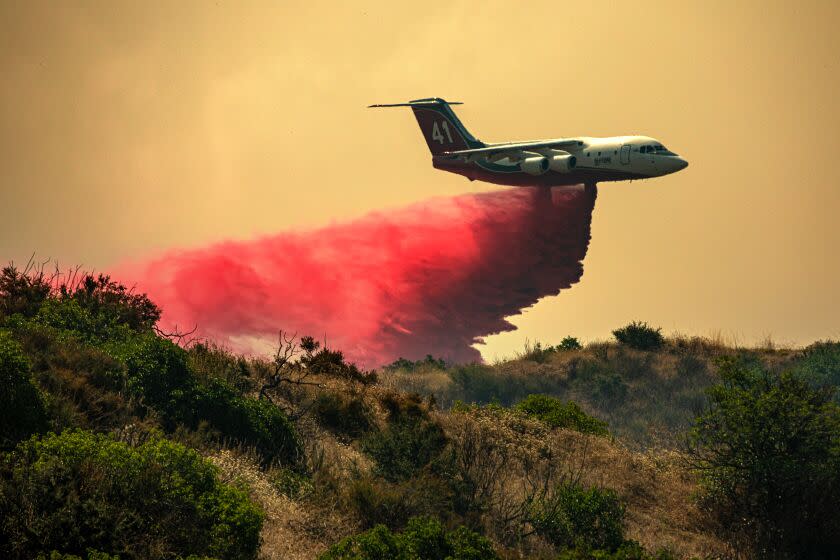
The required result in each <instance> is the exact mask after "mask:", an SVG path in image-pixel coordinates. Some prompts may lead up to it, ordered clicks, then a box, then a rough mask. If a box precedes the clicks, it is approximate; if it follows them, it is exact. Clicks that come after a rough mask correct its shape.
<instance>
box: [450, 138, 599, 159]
mask: <svg viewBox="0 0 840 560" xmlns="http://www.w3.org/2000/svg"><path fill="white" fill-rule="evenodd" d="M570 146H583V142H582V141H580V140H576V139H574V138H564V139H561V140H543V141H539V142H510V143H508V144H494V145H490V146H486V147H484V148H472V149H470V150H455V151H452V152H443V155H447V156H485V157H491V156H495V155H499V154H504V153H508V152H511V153H513V152H516V153H518V152H525V151H528V150H536V149H540V148H568V147H570Z"/></svg>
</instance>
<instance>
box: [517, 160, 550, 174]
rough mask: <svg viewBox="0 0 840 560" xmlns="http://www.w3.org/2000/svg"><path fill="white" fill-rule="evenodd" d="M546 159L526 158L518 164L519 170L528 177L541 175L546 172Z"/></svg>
mask: <svg viewBox="0 0 840 560" xmlns="http://www.w3.org/2000/svg"><path fill="white" fill-rule="evenodd" d="M548 166H549V162H548V158H547V157H544V156H530V157H526V158H524V159H523V160H522V162H521V163H520V164H519V168H520V169H522V171H524V172H525V173H528V174H529V175H542V174H543V173H545V172H546V171H548Z"/></svg>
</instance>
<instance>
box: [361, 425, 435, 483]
mask: <svg viewBox="0 0 840 560" xmlns="http://www.w3.org/2000/svg"><path fill="white" fill-rule="evenodd" d="M445 446H446V435H445V434H444V433H443V429H442V428H441V427H440V426H439V425H437V424H435V423H434V422H431V421H429V420H424V419H420V420H410V419H404V420H400V421H397V422H395V423H393V424H391V425H390V426H388V427H387V428H386V429H385V430H383V431H381V432H375V433H372V434H370V435H369V436H368V437H367V438H365V439H364V440H363V441H362V450H363V451H364V452H365V453H366V454H367V455H369V456H370V457H371V458H372V459H373V460H374V461H376V469H375V472H376V474H377V475H378V476H382V477H384V478H385V479H386V480H389V481H391V482H397V481H400V480H405V479H406V478H409V477H412V476H415V475H416V474H418V473H419V472H420V471H421V470H422V469H423V468H424V467H426V466H427V465H429V464H430V463H432V462H433V461H435V460H436V459H437V458H438V457H439V456H440V454H441V453H442V451H443V449H444V447H445Z"/></svg>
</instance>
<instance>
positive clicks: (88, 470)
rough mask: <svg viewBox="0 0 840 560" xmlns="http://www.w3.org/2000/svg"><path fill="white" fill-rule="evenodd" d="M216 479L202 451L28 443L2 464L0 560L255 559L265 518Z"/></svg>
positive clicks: (86, 435)
mask: <svg viewBox="0 0 840 560" xmlns="http://www.w3.org/2000/svg"><path fill="white" fill-rule="evenodd" d="M217 475H218V472H217V469H216V468H215V467H214V466H213V465H212V464H210V463H209V462H208V461H206V460H205V459H203V458H202V457H201V456H200V455H198V453H196V452H195V451H192V450H189V449H186V448H184V447H183V446H181V445H178V444H176V443H172V442H170V441H166V440H163V439H154V440H152V441H149V442H147V443H144V444H143V445H141V446H139V447H130V446H128V445H127V444H125V443H122V442H118V441H115V440H113V439H111V438H109V437H107V436H103V435H95V434H92V433H90V432H84V431H78V430H76V431H66V432H64V433H63V434H61V435H55V434H50V435H48V436H46V437H44V438H43V439H40V440H39V439H37V438H32V439H30V440H28V441H26V442H24V443H22V444H20V445H19V446H18V448H17V449H16V450H15V451H14V453H13V454H11V455H10V456H9V457H8V458H7V459H6V461H5V462H4V464H3V468H2V477H0V496H2V498H0V513H2V517H3V519H4V520H5V521H4V524H5V526H4V532H5V534H6V541H5V542H4V544H3V545H2V548H3V549H4V550H2V552H4V553H5V554H6V555H7V556H8V557H15V558H18V557H30V558H32V557H35V556H36V555H37V554H39V553H46V552H47V551H53V550H60V551H63V552H65V553H71V554H84V553H85V552H86V551H87V550H88V549H94V550H99V551H104V552H106V553H109V554H111V553H115V552H118V553H119V554H120V557H121V558H124V559H132V558H158V557H161V556H177V555H181V556H186V555H188V554H191V553H195V554H200V555H207V556H214V557H217V558H224V559H227V558H230V559H234V558H254V557H255V556H256V553H257V548H258V546H259V533H260V529H261V527H262V519H263V516H262V513H261V512H260V511H259V510H258V509H257V508H256V507H255V506H254V505H253V504H251V503H250V502H249V501H248V498H247V496H246V494H245V492H243V491H241V490H238V489H236V488H234V487H231V486H228V485H225V484H222V483H221V482H220V481H219V479H218V476H217Z"/></svg>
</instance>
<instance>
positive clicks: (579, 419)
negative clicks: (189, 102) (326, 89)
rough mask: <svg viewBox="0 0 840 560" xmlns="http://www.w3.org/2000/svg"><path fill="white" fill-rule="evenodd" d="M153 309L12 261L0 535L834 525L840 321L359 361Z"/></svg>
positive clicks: (379, 540) (498, 551) (145, 541)
mask: <svg viewBox="0 0 840 560" xmlns="http://www.w3.org/2000/svg"><path fill="white" fill-rule="evenodd" d="M159 318H160V310H159V309H158V308H157V307H156V306H155V305H154V303H153V302H151V301H150V300H148V298H146V297H145V296H144V295H142V294H133V293H131V292H130V291H128V290H126V289H125V288H124V287H123V286H120V285H118V284H115V283H113V282H111V281H110V280H109V279H108V278H107V277H101V276H100V277H92V276H85V277H82V278H80V279H79V280H78V281H77V282H74V283H66V282H65V283H63V284H62V283H60V282H58V281H56V280H55V279H50V278H47V277H45V276H44V275H43V274H33V273H31V272H30V273H27V274H24V273H21V272H19V271H17V270H15V269H14V268H12V267H7V268H6V269H4V270H3V272H2V275H0V374H2V379H3V387H4V389H3V394H2V401H0V406H2V407H3V409H4V413H3V420H2V423H0V443H2V463H0V465H2V467H0V514H2V519H3V522H2V523H3V525H2V536H0V553H2V555H3V556H4V557H8V558H33V557H37V556H38V555H39V554H42V555H45V556H44V557H51V558H52V557H54V558H68V559H69V558H75V557H82V558H103V559H104V558H113V557H115V556H118V557H119V558H188V557H194V558H219V559H222V558H266V559H269V558H271V559H273V558H278V559H279V558H284V559H287V558H291V559H296V558H301V559H303V558H323V559H338V558H342V559H351V558H355V559H362V558H370V559H373V558H423V559H426V558H429V559H431V558H443V557H450V558H453V559H468V558H469V559H472V558H475V559H478V558H492V557H498V558H510V559H513V558H530V559H549V558H557V559H559V558H564V559H567V558H578V559H585V558H593V559H595V558H597V559H606V558H616V559H618V558H622V559H632V558H638V559H643V558H662V559H664V558H694V557H697V558H729V557H731V558H751V557H755V558H771V557H772V558H796V557H826V558H828V557H830V554H829V553H827V552H826V551H829V550H834V548H833V547H834V546H836V545H837V544H838V540H837V539H838V535H840V526H838V522H837V521H836V519H834V517H835V516H833V514H832V513H831V512H832V511H833V510H832V509H831V508H832V507H833V505H832V504H833V503H835V499H836V498H838V497H840V496H838V490H837V489H838V487H840V478H838V477H840V475H838V472H840V468H838V467H840V406H838V404H837V403H838V396H837V392H836V391H835V389H836V387H837V386H838V385H840V343H833V342H824V343H819V344H815V345H813V346H811V347H809V348H806V349H776V348H772V347H767V348H733V347H729V346H727V345H725V344H723V343H722V342H720V341H714V340H709V339H705V338H697V337H695V338H685V337H671V338H667V337H665V338H663V337H662V336H661V334H660V333H659V331H658V330H656V329H653V328H651V327H648V326H647V325H644V324H637V323H634V324H631V325H628V326H627V327H625V328H623V329H620V330H617V331H616V333H615V334H614V338H615V340H614V341H613V342H601V343H594V344H589V345H586V346H584V347H581V346H580V345H579V344H578V343H577V341H576V340H574V339H573V338H571V337H567V338H566V339H564V340H563V341H562V342H561V343H560V344H558V345H557V346H549V347H543V346H541V345H534V346H530V347H528V348H526V349H525V350H524V351H523V353H522V354H521V355H520V356H518V357H516V358H514V359H511V360H507V361H503V362H499V363H495V364H491V365H483V364H445V363H443V362H442V361H441V360H437V359H434V358H432V357H429V358H427V359H425V360H421V361H418V362H413V361H409V360H402V359H401V360H398V361H397V362H395V363H394V364H392V365H391V366H388V367H386V368H382V369H381V370H378V371H362V370H360V369H359V368H357V367H356V366H355V365H353V364H350V363H348V362H347V361H346V360H345V359H344V356H343V355H342V353H341V352H340V350H339V349H334V348H328V347H326V346H324V345H323V344H321V343H320V342H319V341H317V340H314V339H312V338H309V337H303V338H297V337H293V336H289V335H287V334H286V335H284V334H283V333H281V335H280V338H279V340H278V349H277V354H276V355H275V356H274V357H273V358H249V357H243V356H238V355H235V354H233V353H231V352H229V351H227V350H225V349H223V348H219V347H217V346H215V345H213V344H212V342H208V341H190V340H189V339H188V337H186V336H184V335H181V334H178V333H164V332H161V331H160V330H159V329H158V328H157V327H156V324H157V321H158V319H159ZM605 334H606V333H605ZM558 338H559V337H558ZM733 442H736V444H733ZM733 465H734V466H733ZM765 489H766V492H765V491H764V490H765ZM765 494H766V496H765ZM745 496H747V497H749V498H750V499H749V500H746V501H745V500H744V499H743V498H744V497H745ZM778 500H784V502H783V504H784V507H785V508H787V511H785V512H784V515H782V514H780V513H779V511H777V509H778V508H777V506H778V505H779V502H778ZM733 516H735V517H737V519H735V517H733ZM802 519H804V521H802ZM797 523H798V524H797ZM804 523H807V527H808V529H807V530H805V529H803V527H805V526H806V525H804ZM51 553H52V554H53V556H49V555H50V554H51ZM821 554H825V555H824V556H820V555H821ZM191 555H194V556H191Z"/></svg>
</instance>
